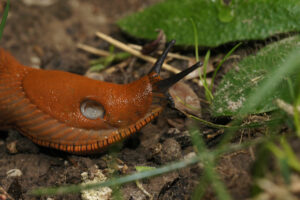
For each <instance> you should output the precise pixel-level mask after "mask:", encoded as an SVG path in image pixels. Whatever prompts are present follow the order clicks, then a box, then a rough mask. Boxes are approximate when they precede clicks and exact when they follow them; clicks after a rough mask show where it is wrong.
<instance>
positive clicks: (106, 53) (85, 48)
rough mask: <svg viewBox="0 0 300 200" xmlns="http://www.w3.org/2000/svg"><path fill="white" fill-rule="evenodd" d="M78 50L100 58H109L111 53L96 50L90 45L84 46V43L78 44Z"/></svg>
mask: <svg viewBox="0 0 300 200" xmlns="http://www.w3.org/2000/svg"><path fill="white" fill-rule="evenodd" d="M77 48H79V49H82V50H84V51H86V52H89V53H91V54H95V55H98V56H109V55H110V53H109V52H107V51H104V50H102V49H97V48H94V47H91V46H89V45H85V44H82V43H78V44H77Z"/></svg>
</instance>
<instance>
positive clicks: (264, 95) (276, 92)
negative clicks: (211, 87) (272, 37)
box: [212, 36, 300, 116]
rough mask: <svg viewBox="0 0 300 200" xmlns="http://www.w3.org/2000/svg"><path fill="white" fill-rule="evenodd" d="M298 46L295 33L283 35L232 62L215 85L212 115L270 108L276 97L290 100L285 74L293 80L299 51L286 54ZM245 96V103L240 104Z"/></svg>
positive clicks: (274, 106) (297, 65) (297, 69)
mask: <svg viewBox="0 0 300 200" xmlns="http://www.w3.org/2000/svg"><path fill="white" fill-rule="evenodd" d="M299 47H300V37H299V36H295V37H291V38H287V39H284V40H281V41H279V42H275V43H273V44H270V45H268V46H266V47H265V48H263V49H261V50H260V51H259V52H258V53H257V54H256V55H253V56H249V57H247V58H245V59H243V60H242V61H241V62H240V63H238V64H237V65H236V66H234V67H233V68H232V70H230V71H229V72H228V73H227V74H226V75H225V76H224V78H223V79H222V81H221V83H220V84H219V86H218V88H217V91H216V93H215V97H214V100H213V104H212V113H213V115H214V116H230V115H235V114H238V113H239V112H240V114H246V113H248V114H249V113H262V112H268V111H272V110H274V109H276V108H277V106H276V105H275V104H274V102H273V101H274V99H277V98H280V99H283V100H285V101H287V102H291V101H292V97H291V92H290V90H289V84H288V81H287V77H291V80H292V83H293V84H294V85H295V84H296V83H295V77H296V75H297V71H299V68H300V63H298V61H297V60H299V59H298V58H297V57H299V55H295V58H292V57H290V56H288V55H289V54H291V52H293V50H295V49H298V48H299ZM295 54H296V53H295ZM290 59H292V60H290ZM257 89H259V91H258V90H257ZM253 94H255V95H253ZM246 99H247V105H244V103H245V102H246ZM242 107H243V108H242ZM241 108H242V110H241Z"/></svg>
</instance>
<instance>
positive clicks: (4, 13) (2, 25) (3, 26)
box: [0, 0, 9, 40]
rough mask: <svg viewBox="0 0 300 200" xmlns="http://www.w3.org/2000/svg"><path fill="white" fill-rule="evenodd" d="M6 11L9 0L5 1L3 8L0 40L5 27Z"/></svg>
mask: <svg viewBox="0 0 300 200" xmlns="http://www.w3.org/2000/svg"><path fill="white" fill-rule="evenodd" d="M8 11H9V0H7V1H6V6H5V9H4V12H3V16H2V20H1V24H0V40H1V39H2V34H3V31H4V28H5V24H6V19H7V16H8Z"/></svg>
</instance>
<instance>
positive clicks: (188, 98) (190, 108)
mask: <svg viewBox="0 0 300 200" xmlns="http://www.w3.org/2000/svg"><path fill="white" fill-rule="evenodd" d="M169 93H170V95H171V97H172V98H173V101H174V104H175V108H176V109H178V110H179V111H181V112H183V113H189V114H193V115H196V116H200V115H201V107H200V101H199V98H198V96H197V95H196V94H195V92H194V91H193V90H192V89H191V88H190V86H189V85H187V84H185V83H184V82H182V81H180V82H178V83H176V84H175V85H174V86H172V87H171V88H170V90H169Z"/></svg>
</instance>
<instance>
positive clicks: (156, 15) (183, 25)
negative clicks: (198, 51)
mask: <svg viewBox="0 0 300 200" xmlns="http://www.w3.org/2000/svg"><path fill="white" fill-rule="evenodd" d="M217 2H218V1H213V0H166V1H164V2H162V3H158V4H156V5H154V6H152V7H149V8H147V9H145V10H144V11H142V12H139V13H135V14H132V15H130V16H128V17H125V18H123V19H121V20H120V21H119V22H118V24H119V26H120V27H121V29H122V30H124V31H125V32H127V33H129V34H130V35H133V36H135V37H138V38H146V39H155V38H156V35H157V32H156V31H155V30H157V29H162V30H164V32H165V34H166V36H167V38H168V39H169V40H170V39H176V40H177V44H180V45H193V44H194V43H195V41H194V35H193V27H192V24H191V20H190V19H192V20H193V21H194V22H195V24H196V27H197V30H198V39H199V45H201V46H218V45H220V44H224V43H227V42H232V41H238V40H253V39H265V38H267V37H269V36H270V35H274V34H278V33H286V32H290V31H299V30H300V20H299V19H300V1H299V0H247V1H246V0H234V1H232V2H231V3H230V5H228V6H227V5H226V6H225V5H220V3H217Z"/></svg>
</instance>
